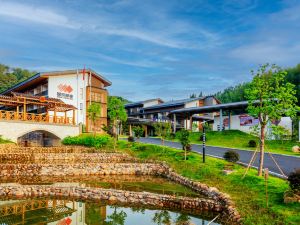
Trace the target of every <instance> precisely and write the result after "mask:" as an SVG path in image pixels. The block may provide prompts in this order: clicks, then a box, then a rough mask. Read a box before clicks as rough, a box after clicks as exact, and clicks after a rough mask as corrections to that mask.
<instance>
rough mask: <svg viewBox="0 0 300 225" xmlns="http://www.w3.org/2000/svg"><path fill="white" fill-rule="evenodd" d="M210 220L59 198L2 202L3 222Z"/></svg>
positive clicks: (174, 224)
mask: <svg viewBox="0 0 300 225" xmlns="http://www.w3.org/2000/svg"><path fill="white" fill-rule="evenodd" d="M207 223H208V221H206V220H203V219H200V218H197V217H195V216H193V215H188V214H184V213H176V212H171V211H168V210H153V209H145V208H139V207H119V206H115V205H112V206H110V205H105V204H104V203H103V204H101V203H93V202H86V203H84V202H76V201H69V200H60V199H34V200H8V201H0V224H1V225H19V224H39V225H44V224H45V225H46V224H50V225H70V224H76V225H96V224H99V225H143V224H145V225H151V224H153V225H154V224H158V225H192V224H195V225H198V224H199V225H202V224H207ZM212 224H216V223H212Z"/></svg>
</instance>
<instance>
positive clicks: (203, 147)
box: [200, 120, 206, 163]
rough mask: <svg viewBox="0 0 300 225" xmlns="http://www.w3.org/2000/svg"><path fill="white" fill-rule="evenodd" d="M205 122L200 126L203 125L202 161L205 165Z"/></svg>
mask: <svg viewBox="0 0 300 225" xmlns="http://www.w3.org/2000/svg"><path fill="white" fill-rule="evenodd" d="M205 122H206V121H205V120H204V121H203V122H201V123H200V124H202V161H203V163H205V140H206V139H205V138H206V137H205V127H204V125H205Z"/></svg>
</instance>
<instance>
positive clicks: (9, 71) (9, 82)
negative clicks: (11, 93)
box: [0, 64, 36, 93]
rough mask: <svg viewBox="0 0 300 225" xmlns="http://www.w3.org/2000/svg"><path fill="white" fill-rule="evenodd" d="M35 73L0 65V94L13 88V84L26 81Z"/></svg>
mask: <svg viewBox="0 0 300 225" xmlns="http://www.w3.org/2000/svg"><path fill="white" fill-rule="evenodd" d="M35 73H36V72H34V71H29V70H26V69H21V68H11V67H9V66H7V65H4V64H0V93H1V92H3V91H5V90H7V89H9V88H10V87H12V86H14V85H15V84H17V83H19V82H21V81H24V80H26V79H28V78H29V77H31V76H33V75H34V74H35Z"/></svg>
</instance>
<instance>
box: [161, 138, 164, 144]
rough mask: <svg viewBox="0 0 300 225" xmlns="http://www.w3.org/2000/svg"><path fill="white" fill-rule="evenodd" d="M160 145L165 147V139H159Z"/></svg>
mask: <svg viewBox="0 0 300 225" xmlns="http://www.w3.org/2000/svg"><path fill="white" fill-rule="evenodd" d="M161 143H162V145H163V146H164V145H165V139H163V138H162V139H161Z"/></svg>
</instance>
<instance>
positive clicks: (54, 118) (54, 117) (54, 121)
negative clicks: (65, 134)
mask: <svg viewBox="0 0 300 225" xmlns="http://www.w3.org/2000/svg"><path fill="white" fill-rule="evenodd" d="M53 123H56V107H54V115H53Z"/></svg>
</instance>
